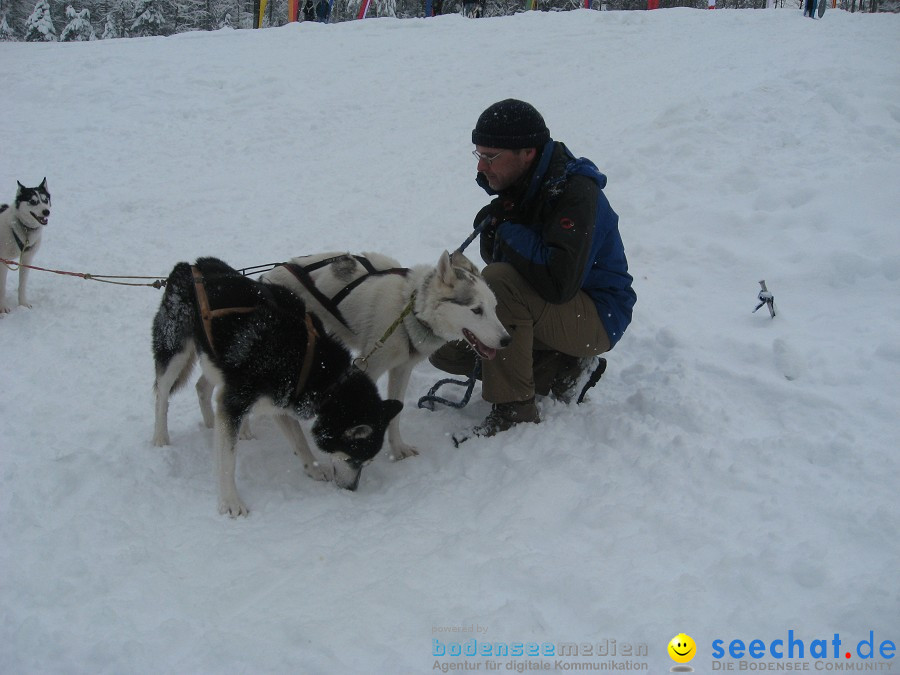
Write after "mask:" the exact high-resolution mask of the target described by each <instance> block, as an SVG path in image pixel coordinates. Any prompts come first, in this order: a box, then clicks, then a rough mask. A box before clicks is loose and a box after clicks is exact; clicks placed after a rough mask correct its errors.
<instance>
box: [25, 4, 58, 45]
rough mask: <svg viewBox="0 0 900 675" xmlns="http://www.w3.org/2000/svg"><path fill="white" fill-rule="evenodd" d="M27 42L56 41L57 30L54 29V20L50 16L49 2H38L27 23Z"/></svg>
mask: <svg viewBox="0 0 900 675" xmlns="http://www.w3.org/2000/svg"><path fill="white" fill-rule="evenodd" d="M25 41H26V42H55V41H56V28H54V27H53V19H52V17H51V16H50V3H49V2H47V0H38V3H37V4H36V5H35V6H34V11H33V12H32V13H31V16H29V17H28V19H27V21H25Z"/></svg>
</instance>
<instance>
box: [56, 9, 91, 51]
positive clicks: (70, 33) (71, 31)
mask: <svg viewBox="0 0 900 675" xmlns="http://www.w3.org/2000/svg"><path fill="white" fill-rule="evenodd" d="M66 18H67V19H68V20H69V23H67V24H66V27H65V28H63V30H62V33H60V34H59V41H60V42H87V41H88V40H96V39H97V35H96V34H95V33H94V27H93V26H92V25H91V12H90V10H89V9H82V10H81V11H77V12H76V11H75V8H74V7H72V5H69V6H68V7H66Z"/></svg>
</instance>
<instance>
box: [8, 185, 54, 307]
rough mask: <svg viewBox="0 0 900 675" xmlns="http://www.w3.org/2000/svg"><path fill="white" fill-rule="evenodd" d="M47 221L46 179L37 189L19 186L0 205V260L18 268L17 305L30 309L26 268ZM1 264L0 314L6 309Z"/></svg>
mask: <svg viewBox="0 0 900 675" xmlns="http://www.w3.org/2000/svg"><path fill="white" fill-rule="evenodd" d="M49 218H50V192H49V191H48V190H47V179H46V178H44V180H43V181H41V184H40V185H38V186H37V187H33V188H29V187H25V186H24V185H22V184H21V183H19V189H18V190H17V191H16V199H15V201H14V202H13V203H12V205H9V204H0V258H5V259H6V260H16V259H18V261H19V262H20V263H21V265H20V266H19V304H20V305H22V306H23V307H31V305H29V304H28V296H27V295H26V292H27V288H26V283H27V281H28V267H26V265H30V264H31V261H32V259H33V258H34V254H35V253H37V250H38V247H39V246H40V245H41V233H42V231H43V229H44V226H45V225H46V224H47V220H48V219H49ZM6 272H7V267H6V265H5V264H3V263H0V314H5V313H6V312H8V311H9V310H10V309H12V308H11V307H10V306H9V305H7V304H6Z"/></svg>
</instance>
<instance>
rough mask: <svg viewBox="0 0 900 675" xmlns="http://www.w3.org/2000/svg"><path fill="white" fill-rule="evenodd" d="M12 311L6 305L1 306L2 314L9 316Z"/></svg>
mask: <svg viewBox="0 0 900 675" xmlns="http://www.w3.org/2000/svg"><path fill="white" fill-rule="evenodd" d="M10 309H11V308H10V307H7V306H6V305H0V314H9V311H10Z"/></svg>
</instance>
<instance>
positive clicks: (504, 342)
mask: <svg viewBox="0 0 900 675" xmlns="http://www.w3.org/2000/svg"><path fill="white" fill-rule="evenodd" d="M510 342H512V338H511V337H510V336H509V335H507V336H506V337H504V338H500V346H501V347H508V346H509V343H510Z"/></svg>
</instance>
